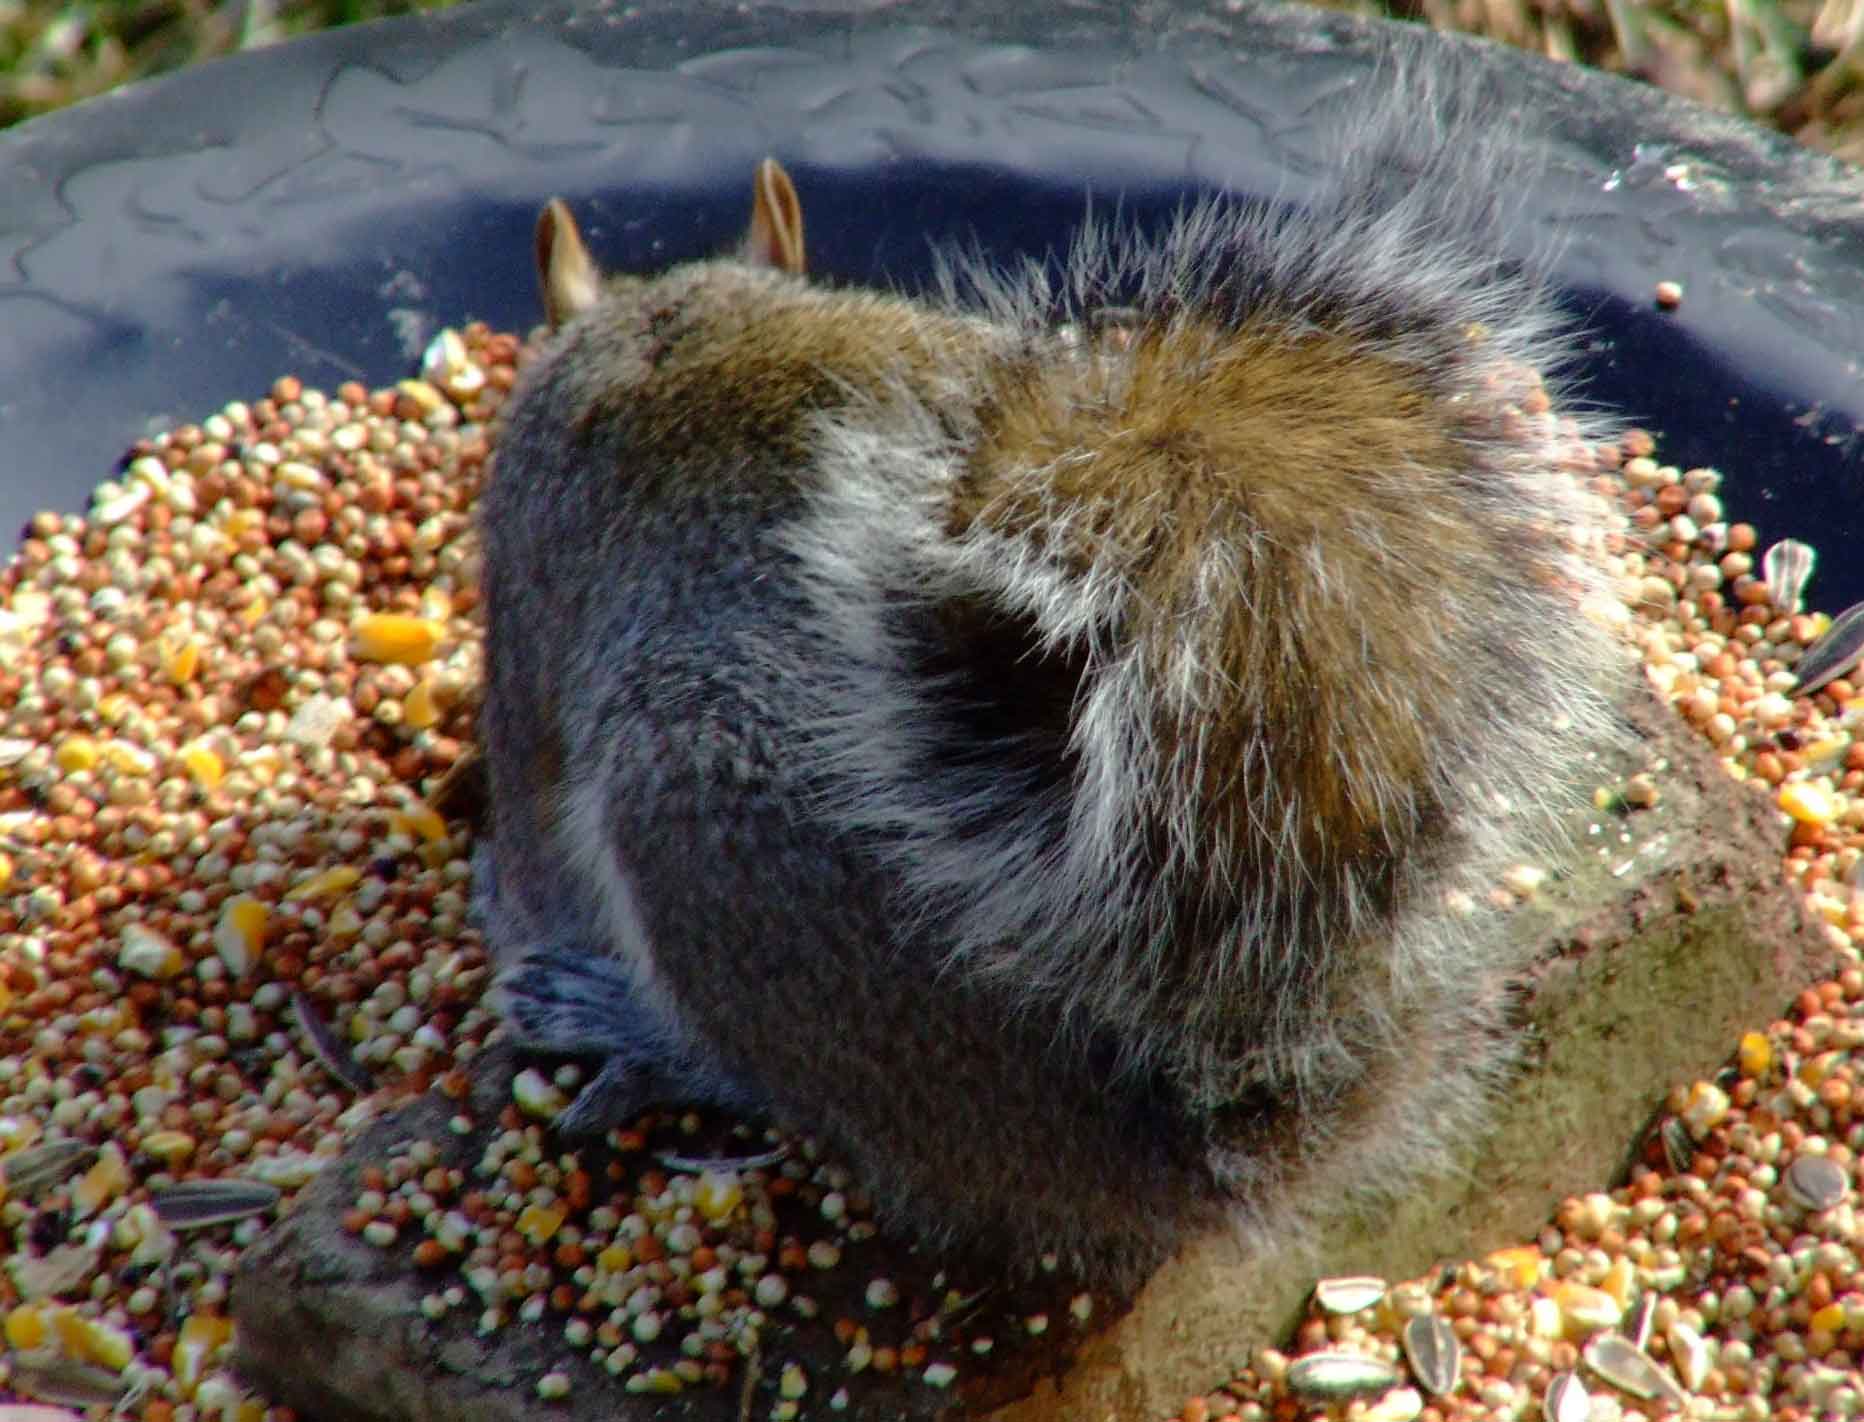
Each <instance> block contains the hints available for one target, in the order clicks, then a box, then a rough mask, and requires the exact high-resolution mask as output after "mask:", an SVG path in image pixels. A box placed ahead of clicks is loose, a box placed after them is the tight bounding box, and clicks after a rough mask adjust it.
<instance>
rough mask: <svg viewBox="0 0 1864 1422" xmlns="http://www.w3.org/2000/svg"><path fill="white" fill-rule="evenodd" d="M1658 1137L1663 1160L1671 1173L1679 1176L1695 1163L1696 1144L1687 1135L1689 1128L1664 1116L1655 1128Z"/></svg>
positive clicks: (1675, 1119)
mask: <svg viewBox="0 0 1864 1422" xmlns="http://www.w3.org/2000/svg"><path fill="white" fill-rule="evenodd" d="M1657 1131H1658V1137H1659V1139H1661V1140H1662V1142H1663V1159H1664V1163H1665V1164H1667V1165H1668V1166H1669V1167H1670V1169H1671V1171H1672V1172H1674V1173H1675V1174H1678V1175H1681V1174H1683V1173H1684V1172H1686V1171H1687V1170H1688V1169H1689V1167H1690V1166H1692V1165H1694V1164H1695V1162H1696V1142H1695V1140H1694V1138H1693V1137H1692V1136H1691V1135H1690V1134H1689V1127H1687V1126H1685V1125H1684V1124H1683V1123H1682V1121H1681V1120H1679V1119H1678V1118H1677V1117H1675V1116H1666V1117H1665V1118H1664V1122H1663V1124H1662V1125H1661V1126H1659V1127H1658V1128H1657Z"/></svg>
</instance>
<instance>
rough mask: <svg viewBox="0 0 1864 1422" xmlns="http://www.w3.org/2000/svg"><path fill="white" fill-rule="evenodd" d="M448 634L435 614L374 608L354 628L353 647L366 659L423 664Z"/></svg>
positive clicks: (405, 664)
mask: <svg viewBox="0 0 1864 1422" xmlns="http://www.w3.org/2000/svg"><path fill="white" fill-rule="evenodd" d="M445 636H446V627H445V626H444V625H443V624H441V623H439V622H436V621H434V619H433V618H431V617H409V616H408V615H407V614H405V613H399V612H372V613H370V614H369V615H368V616H367V617H363V618H360V619H358V620H357V622H356V625H355V626H354V627H353V628H352V629H351V639H350V650H351V652H352V653H353V654H354V655H355V656H357V657H359V658H360V659H362V660H363V661H365V662H397V663H400V664H401V665H403V666H419V665H420V664H421V663H422V662H428V661H432V660H433V658H434V654H435V653H436V652H438V651H439V650H440V643H441V640H442V639H443V638H444V637H445Z"/></svg>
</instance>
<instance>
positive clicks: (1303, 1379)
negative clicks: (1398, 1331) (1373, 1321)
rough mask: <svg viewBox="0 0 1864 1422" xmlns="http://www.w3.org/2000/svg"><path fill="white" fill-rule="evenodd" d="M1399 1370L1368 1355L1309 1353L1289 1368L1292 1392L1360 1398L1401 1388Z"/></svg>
mask: <svg viewBox="0 0 1864 1422" xmlns="http://www.w3.org/2000/svg"><path fill="white" fill-rule="evenodd" d="M1397 1384H1398V1369H1396V1368H1394V1367H1393V1366H1392V1365H1391V1364H1390V1363H1386V1362H1382V1361H1380V1360H1379V1359H1377V1358H1372V1357H1368V1356H1367V1355H1366V1354H1364V1353H1345V1352H1330V1353H1309V1354H1308V1355H1307V1356H1306V1357H1304V1358H1296V1359H1295V1360H1294V1362H1293V1363H1291V1364H1290V1365H1289V1367H1288V1388H1289V1390H1290V1391H1291V1392H1297V1393H1300V1394H1301V1395H1302V1396H1304V1397H1317V1398H1339V1397H1359V1396H1362V1395H1364V1394H1366V1393H1374V1392H1384V1391H1386V1390H1387V1389H1388V1388H1392V1387H1395V1386H1397Z"/></svg>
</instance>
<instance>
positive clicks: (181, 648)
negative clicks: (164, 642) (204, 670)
mask: <svg viewBox="0 0 1864 1422" xmlns="http://www.w3.org/2000/svg"><path fill="white" fill-rule="evenodd" d="M162 650H163V657H162V675H163V676H165V677H167V678H168V679H169V680H170V681H172V682H173V683H174V684H175V685H176V686H181V685H183V684H184V683H186V682H190V681H193V680H194V674H195V672H197V671H199V670H200V665H201V644H200V643H199V642H197V641H195V640H194V639H193V638H192V637H189V638H188V639H187V640H186V641H183V642H181V643H179V644H177V645H173V646H168V647H164V648H163V649H162Z"/></svg>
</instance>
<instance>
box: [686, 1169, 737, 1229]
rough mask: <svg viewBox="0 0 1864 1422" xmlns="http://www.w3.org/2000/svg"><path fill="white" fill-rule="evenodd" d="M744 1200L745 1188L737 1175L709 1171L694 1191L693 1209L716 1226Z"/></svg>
mask: <svg viewBox="0 0 1864 1422" xmlns="http://www.w3.org/2000/svg"><path fill="white" fill-rule="evenodd" d="M743 1199H744V1186H743V1185H742V1184H741V1183H740V1182H739V1180H738V1177H737V1175H736V1173H734V1172H729V1171H722V1170H708V1171H705V1172H704V1173H703V1174H701V1175H700V1177H699V1184H698V1187H697V1188H696V1189H695V1190H694V1191H693V1208H695V1209H696V1210H698V1211H699V1213H700V1214H702V1215H704V1216H705V1217H706V1219H708V1220H710V1221H712V1222H713V1223H715V1224H716V1223H717V1222H718V1221H719V1220H722V1219H724V1218H726V1217H727V1216H728V1215H730V1214H731V1212H732V1211H733V1210H735V1209H737V1208H738V1204H739V1202H740V1201H742V1200H743Z"/></svg>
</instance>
